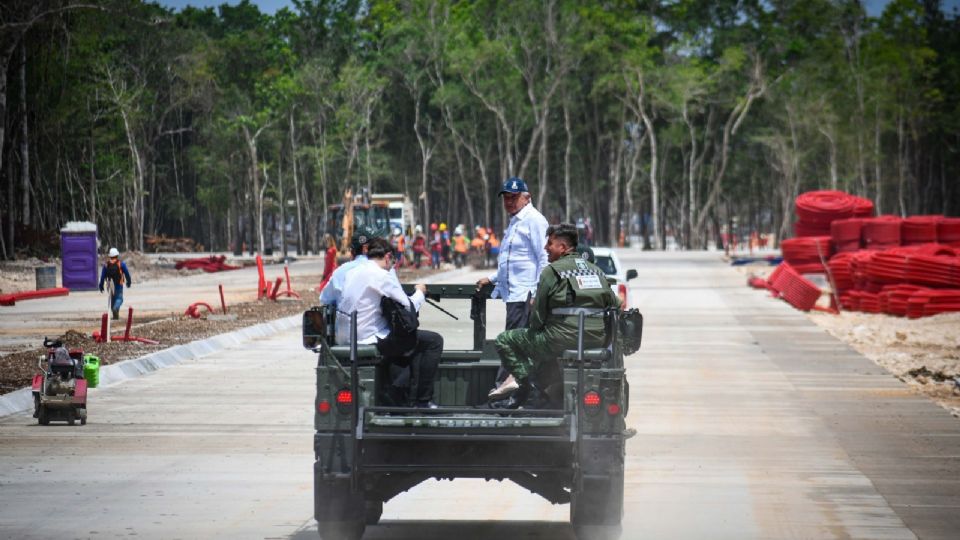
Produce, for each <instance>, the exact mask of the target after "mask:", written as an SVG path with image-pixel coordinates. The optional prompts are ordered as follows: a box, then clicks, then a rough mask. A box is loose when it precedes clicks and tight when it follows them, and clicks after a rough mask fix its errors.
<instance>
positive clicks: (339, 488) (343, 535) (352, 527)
mask: <svg viewBox="0 0 960 540" xmlns="http://www.w3.org/2000/svg"><path fill="white" fill-rule="evenodd" d="M315 482H316V484H315V485H314V487H313V490H314V518H315V519H316V520H317V531H318V532H319V533H320V538H323V539H324V540H359V538H360V537H361V536H363V531H364V529H365V528H366V526H367V522H366V505H365V504H364V500H363V496H362V495H360V494H352V493H351V492H350V483H349V482H345V481H342V480H334V481H324V480H321V479H316V480H315Z"/></svg>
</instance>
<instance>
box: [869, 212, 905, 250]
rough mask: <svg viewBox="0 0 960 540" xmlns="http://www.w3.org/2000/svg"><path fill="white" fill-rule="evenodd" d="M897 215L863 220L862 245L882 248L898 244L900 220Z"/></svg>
mask: <svg viewBox="0 0 960 540" xmlns="http://www.w3.org/2000/svg"><path fill="white" fill-rule="evenodd" d="M901 221H902V220H901V219H900V218H899V217H897V216H879V217H875V218H868V219H864V220H863V228H862V229H861V231H862V234H863V246H864V247H865V248H866V249H874V250H883V249H890V248H894V247H898V246H899V245H900V222H901Z"/></svg>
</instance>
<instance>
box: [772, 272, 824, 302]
mask: <svg viewBox="0 0 960 540" xmlns="http://www.w3.org/2000/svg"><path fill="white" fill-rule="evenodd" d="M780 266H782V267H784V268H783V272H782V273H780V275H779V276H778V279H777V281H778V286H777V290H778V291H779V293H780V297H781V298H783V299H784V300H786V301H787V303H789V304H790V305H791V306H793V307H795V308H797V309H799V310H802V311H810V310H811V309H813V306H814V305H816V303H817V300H819V299H820V287H817V286H816V285H815V284H813V283H812V282H811V281H810V280H808V279H807V278H805V277H803V276H801V275H800V274H799V273H797V271H796V270H795V269H793V268H792V267H791V266H790V264H789V263H782V264H780Z"/></svg>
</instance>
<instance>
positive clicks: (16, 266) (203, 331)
mask: <svg viewBox="0 0 960 540" xmlns="http://www.w3.org/2000/svg"><path fill="white" fill-rule="evenodd" d="M121 257H122V259H123V260H125V261H127V264H128V265H130V267H131V272H133V270H134V268H136V275H137V276H138V278H139V279H140V280H142V281H148V280H153V279H169V278H174V277H177V276H180V275H189V274H193V273H197V272H202V271H201V270H192V271H191V270H175V269H173V268H172V264H170V265H169V267H167V266H168V265H167V264H166V263H165V262H164V261H163V260H160V261H159V263H158V264H152V263H151V260H150V259H149V258H148V257H146V256H143V255H138V254H124V255H122V256H121ZM41 264H57V265H58V266H59V260H51V261H41V260H39V259H27V260H21V261H13V262H5V263H3V264H2V265H0V270H2V279H0V284H2V286H3V287H4V290H7V289H6V287H11V288H10V291H11V292H12V291H21V290H32V289H33V288H34V270H33V268H34V267H36V266H38V265H41ZM432 273H434V272H433V271H431V270H429V269H427V268H423V269H420V270H415V269H406V268H405V269H401V271H400V273H399V277H400V280H401V281H403V282H414V281H417V280H419V279H422V278H424V277H426V276H428V275H430V274H432ZM320 278H321V276H319V275H316V276H303V278H302V279H299V280H298V281H301V282H305V283H319V282H320ZM294 290H295V291H296V292H297V293H298V294H299V295H300V298H301V299H296V298H286V297H280V298H279V299H278V300H277V301H273V300H259V301H253V302H247V303H237V304H231V305H230V306H229V307H228V313H229V314H230V315H235V316H236V317H237V318H236V320H219V319H217V318H215V319H210V318H208V317H207V312H206V310H202V314H203V315H202V316H201V318H199V319H194V318H192V317H189V316H186V315H182V314H181V315H175V316H172V317H169V318H163V319H157V320H150V321H140V322H139V323H137V322H136V321H135V323H134V324H133V326H132V328H131V331H130V335H132V336H137V337H143V338H148V339H152V340H155V341H159V342H160V344H159V345H149V344H145V343H140V342H125V341H113V342H109V343H97V342H95V341H94V340H93V338H92V336H91V335H90V334H85V333H82V332H80V331H78V330H76V329H71V330H68V331H67V332H65V333H64V334H62V335H61V336H59V339H60V340H62V341H63V342H64V345H66V346H67V347H70V348H79V349H82V350H83V352H84V353H90V354H94V355H96V356H98V357H99V358H100V363H101V365H110V364H114V363H117V362H121V361H123V360H129V359H131V358H139V357H141V356H144V355H146V354H149V353H151V352H155V351H158V350H162V349H166V348H169V347H172V346H175V345H181V344H184V343H189V342H191V341H196V340H198V339H204V338H207V337H211V336H215V335H217V334H223V333H226V332H230V331H233V330H237V329H240V328H245V327H248V326H253V325H255V324H260V323H263V322H268V321H272V320H276V319H281V318H284V317H289V316H291V315H297V314H300V313H302V312H303V311H304V310H306V309H307V308H308V307H310V306H313V305H316V298H317V293H316V292H315V291H313V290H312V289H308V288H295V289H294ZM118 322H119V323H120V324H117V323H115V324H114V329H113V335H115V336H116V335H120V334H122V333H123V328H124V327H123V323H125V320H123V319H121V320H120V321H118ZM38 345H40V344H38ZM45 352H46V351H45V350H44V349H43V348H42V347H37V348H36V349H32V350H27V351H19V352H15V353H11V354H7V355H5V356H2V357H0V394H5V393H8V392H12V391H14V390H18V389H20V388H23V387H25V386H29V385H30V382H31V380H32V378H33V374H34V373H37V372H38V367H37V361H38V359H39V358H40V356H41V355H43V354H45Z"/></svg>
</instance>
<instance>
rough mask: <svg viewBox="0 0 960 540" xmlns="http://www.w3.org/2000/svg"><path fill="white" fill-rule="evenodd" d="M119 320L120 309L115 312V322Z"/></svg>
mask: <svg viewBox="0 0 960 540" xmlns="http://www.w3.org/2000/svg"><path fill="white" fill-rule="evenodd" d="M119 318H120V310H119V309H115V310H113V320H117V319H119Z"/></svg>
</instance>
